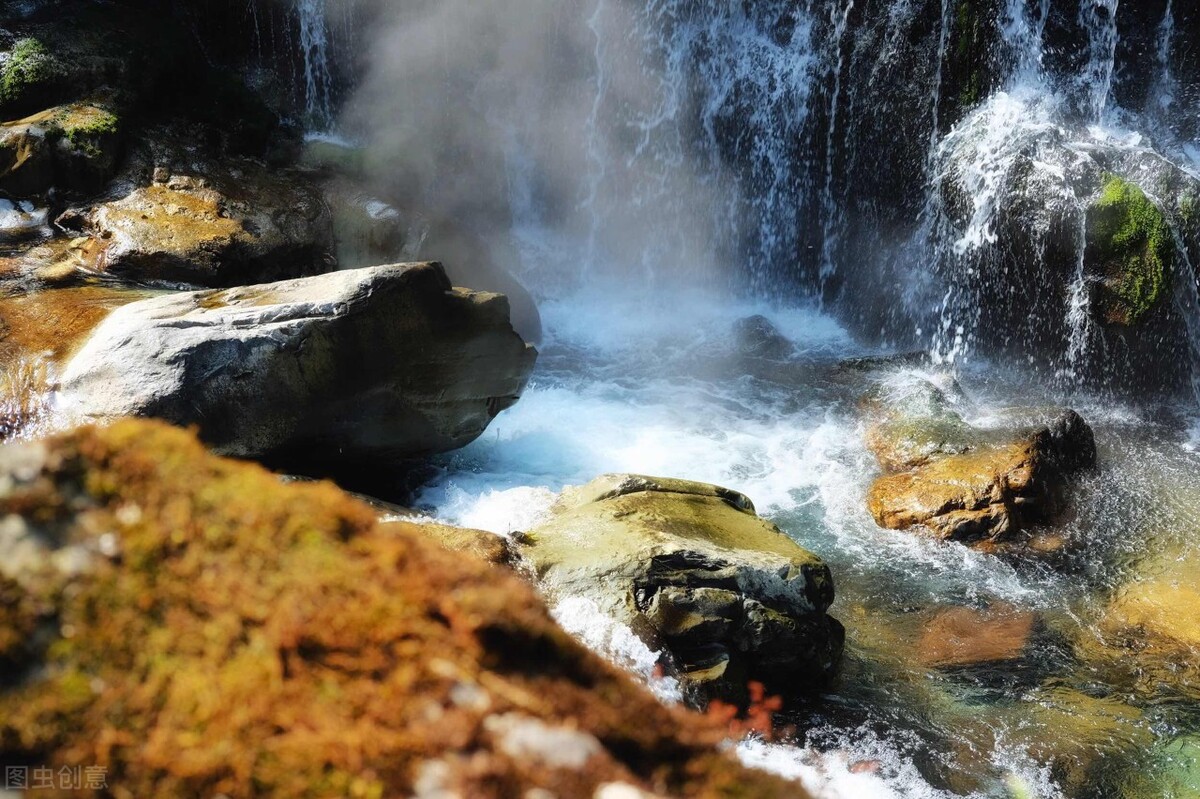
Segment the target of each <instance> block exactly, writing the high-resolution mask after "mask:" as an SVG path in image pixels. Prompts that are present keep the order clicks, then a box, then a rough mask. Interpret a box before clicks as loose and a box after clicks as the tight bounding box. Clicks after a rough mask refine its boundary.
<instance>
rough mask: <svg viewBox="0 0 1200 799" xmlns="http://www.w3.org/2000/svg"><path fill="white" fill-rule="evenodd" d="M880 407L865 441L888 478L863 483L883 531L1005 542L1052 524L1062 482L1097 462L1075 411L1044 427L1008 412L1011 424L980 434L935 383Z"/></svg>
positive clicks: (1091, 442)
mask: <svg viewBox="0 0 1200 799" xmlns="http://www.w3.org/2000/svg"><path fill="white" fill-rule="evenodd" d="M914 397H916V399H914ZM884 408H885V410H883V411H882V418H880V419H879V420H878V421H876V422H875V423H874V424H872V425H871V426H870V427H869V428H868V431H867V434H866V438H867V443H868V446H869V447H870V448H871V450H872V451H873V452H875V454H876V456H877V458H878V460H879V463H880V465H881V466H882V467H883V468H884V470H885V472H888V473H887V474H885V475H883V476H882V477H880V478H879V479H877V480H876V481H875V483H874V484H873V485H872V486H871V488H870V490H869V491H868V494H867V507H868V509H869V510H870V512H871V515H872V516H873V517H874V519H875V521H876V523H877V524H879V525H880V526H881V527H885V528H888V529H892V530H906V529H909V528H913V527H918V526H920V527H923V528H925V529H927V530H929V531H930V532H931V533H932V534H933V535H935V536H936V537H938V538H942V539H946V540H954V541H963V542H966V543H970V544H973V545H977V546H981V547H988V546H992V545H996V544H998V543H1000V542H1006V541H1012V540H1014V539H1018V536H1021V535H1022V534H1027V533H1028V532H1029V531H1030V530H1031V528H1034V527H1036V526H1038V525H1043V524H1049V523H1051V522H1053V521H1054V520H1055V518H1056V517H1057V516H1058V514H1060V513H1061V511H1062V510H1063V509H1064V507H1065V501H1066V496H1065V495H1066V491H1067V488H1068V486H1069V480H1070V478H1071V477H1072V476H1073V475H1074V474H1076V473H1078V472H1080V471H1081V470H1084V469H1088V468H1091V467H1092V466H1093V465H1094V464H1095V461H1096V443H1095V438H1094V436H1093V434H1092V430H1091V428H1090V427H1089V426H1088V425H1087V423H1086V422H1085V421H1084V420H1083V419H1082V418H1081V417H1080V416H1079V414H1077V413H1075V412H1074V411H1060V412H1056V414H1055V415H1054V416H1053V418H1052V421H1051V422H1050V423H1049V424H1045V425H1032V424H1029V423H1028V422H1025V423H1022V421H1023V420H1021V419H1020V416H1021V414H1015V413H1014V416H1016V418H1015V419H1014V423H1012V424H1008V425H1005V426H1002V427H996V428H987V429H981V428H978V427H974V426H972V425H970V424H968V423H967V422H965V421H964V419H963V417H962V416H961V415H960V414H959V413H957V412H956V411H954V410H952V408H951V405H950V404H949V403H947V402H946V400H945V397H944V393H943V392H942V390H941V389H938V388H937V387H935V386H934V387H930V388H929V389H927V390H926V391H923V392H922V391H919V390H918V391H916V392H915V393H913V392H910V393H905V394H903V395H902V397H901V399H900V400H899V401H897V402H893V403H892V404H890V405H886V406H884ZM876 412H877V413H878V412H880V411H879V410H878V408H877V410H876ZM1031 415H1035V416H1036V415H1039V414H1031Z"/></svg>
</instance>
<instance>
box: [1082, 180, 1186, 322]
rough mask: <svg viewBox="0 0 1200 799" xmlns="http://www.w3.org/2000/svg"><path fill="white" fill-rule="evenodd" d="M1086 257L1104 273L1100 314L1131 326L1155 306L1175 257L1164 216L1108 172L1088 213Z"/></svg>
mask: <svg viewBox="0 0 1200 799" xmlns="http://www.w3.org/2000/svg"><path fill="white" fill-rule="evenodd" d="M1088 245H1089V253H1088V260H1089V263H1090V264H1091V266H1092V267H1093V268H1095V267H1098V268H1099V271H1100V273H1101V274H1102V275H1103V278H1104V282H1103V293H1102V296H1101V312H1102V313H1103V315H1104V317H1105V319H1106V320H1107V321H1108V322H1110V323H1114V324H1123V325H1135V324H1137V323H1138V322H1140V321H1142V319H1144V318H1145V316H1146V315H1147V314H1148V313H1149V312H1150V311H1151V310H1152V309H1153V308H1154V307H1155V305H1157V303H1158V301H1159V299H1160V298H1161V297H1162V294H1163V290H1164V289H1165V287H1166V283H1167V276H1168V274H1169V273H1170V271H1171V265H1172V263H1173V261H1174V259H1175V239H1174V236H1173V235H1172V233H1171V226H1170V224H1169V223H1168V221H1167V218H1166V216H1164V214H1163V212H1162V210H1161V209H1159V207H1158V206H1157V205H1155V204H1154V201H1153V200H1151V199H1150V198H1149V197H1147V196H1146V193H1145V192H1143V191H1142V190H1141V189H1140V188H1138V186H1136V185H1135V184H1133V183H1130V182H1129V181H1127V180H1125V179H1123V178H1120V177H1117V176H1115V175H1112V176H1109V177H1108V179H1107V182H1106V183H1105V185H1104V189H1103V190H1102V191H1101V194H1100V198H1099V199H1098V200H1097V201H1096V202H1095V203H1094V204H1093V205H1092V207H1091V209H1090V210H1089V212H1088Z"/></svg>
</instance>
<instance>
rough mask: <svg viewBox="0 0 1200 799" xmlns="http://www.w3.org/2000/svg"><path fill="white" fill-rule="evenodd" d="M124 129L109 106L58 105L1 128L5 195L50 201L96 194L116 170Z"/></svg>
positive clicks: (0, 179)
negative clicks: (54, 195)
mask: <svg viewBox="0 0 1200 799" xmlns="http://www.w3.org/2000/svg"><path fill="white" fill-rule="evenodd" d="M122 133H123V126H122V124H121V120H120V117H119V116H118V114H117V112H116V109H115V107H114V106H113V105H111V104H109V103H107V102H104V101H95V102H79V103H71V104H69V105H62V106H56V107H54V108H49V109H46V110H44V111H40V112H38V113H36V114H32V115H30V116H28V117H25V118H23V119H19V120H16V121H14V122H7V123H4V124H3V125H0V191H3V192H5V193H6V194H7V195H9V196H10V197H23V198H29V197H44V196H46V195H48V194H49V193H50V191H51V190H53V189H60V190H66V191H70V192H75V193H92V192H96V191H99V190H100V189H101V188H103V186H104V184H105V183H107V182H108V180H109V178H111V177H112V176H113V174H114V173H115V171H116V168H117V165H118V163H119V159H120V156H121V147H122V144H123V137H122Z"/></svg>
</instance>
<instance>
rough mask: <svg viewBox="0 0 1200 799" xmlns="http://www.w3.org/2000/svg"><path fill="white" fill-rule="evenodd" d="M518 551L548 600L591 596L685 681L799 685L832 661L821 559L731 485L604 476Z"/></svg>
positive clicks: (820, 676)
mask: <svg viewBox="0 0 1200 799" xmlns="http://www.w3.org/2000/svg"><path fill="white" fill-rule="evenodd" d="M518 551H519V555H520V556H521V557H522V558H523V559H524V560H525V561H526V562H527V563H529V564H530V565H531V566H532V568H533V570H534V572H535V573H536V574H537V576H538V578H539V579H540V580H541V584H542V585H543V587H544V589H545V590H546V591H547V592H548V593H549V594H550V595H551V596H552V597H580V596H582V597H586V598H589V599H591V600H593V601H594V602H595V603H596V605H597V607H599V608H600V610H601V611H602V612H604V613H606V614H608V615H610V616H612V617H613V618H615V619H617V620H619V621H621V622H623V623H625V624H628V625H629V626H630V627H632V628H633V629H634V631H635V632H638V633H639V634H641V635H642V636H644V637H645V638H648V639H650V643H652V644H655V645H661V646H665V647H666V648H667V650H668V651H669V653H670V655H671V656H672V657H673V659H674V661H675V664H676V665H677V666H678V668H679V670H680V671H681V672H682V673H683V675H685V676H686V677H688V678H690V679H691V680H692V681H693V682H696V683H709V684H714V685H713V687H714V688H716V687H717V686H719V685H723V684H727V685H731V686H732V687H734V688H744V686H745V684H746V680H747V679H759V680H763V681H765V682H767V683H768V684H769V685H774V686H775V690H781V689H786V690H788V691H797V690H800V691H803V690H806V689H814V688H817V687H819V686H821V685H824V684H825V683H826V682H827V680H828V679H829V678H830V676H831V675H832V674H833V673H834V672H835V670H836V669H837V666H838V663H839V660H840V657H841V651H842V642H843V637H844V633H843V630H842V626H841V624H839V623H838V622H837V620H835V619H833V618H831V617H830V616H828V615H826V613H825V611H826V610H827V609H828V608H829V605H830V604H831V603H832V601H833V580H832V578H831V576H830V574H829V568H828V567H827V566H826V565H825V564H824V563H823V562H822V561H821V560H820V559H819V558H818V557H817V556H816V555H813V554H812V553H811V552H808V551H806V550H804V549H802V548H800V547H799V546H798V545H797V544H796V543H795V542H794V541H792V540H791V539H790V538H788V537H787V536H786V535H785V534H784V533H783V532H782V531H780V530H779V528H778V527H776V526H775V525H773V524H771V523H770V522H768V521H766V520H765V519H762V518H760V517H759V516H758V515H757V514H756V513H755V512H754V506H753V505H752V504H751V502H750V500H749V499H747V498H746V497H745V496H744V495H742V494H739V493H737V492H735V491H730V490H728V489H725V488H720V487H717V486H712V485H707V484H704V483H693V482H689V481H685V480H669V479H662V478H655V477H640V476H636V475H607V476H604V477H600V478H597V479H596V480H593V481H592V482H591V483H588V484H587V485H585V486H581V487H579V488H573V489H568V490H566V491H564V492H563V495H562V497H561V498H560V499H559V500H558V502H557V503H556V504H555V506H554V508H553V510H552V517H551V519H550V520H549V521H548V522H546V523H545V524H542V525H540V526H538V527H536V528H534V529H533V530H531V531H529V532H528V533H527V534H526V535H525V536H524V538H523V539H521V541H520V544H519V547H518Z"/></svg>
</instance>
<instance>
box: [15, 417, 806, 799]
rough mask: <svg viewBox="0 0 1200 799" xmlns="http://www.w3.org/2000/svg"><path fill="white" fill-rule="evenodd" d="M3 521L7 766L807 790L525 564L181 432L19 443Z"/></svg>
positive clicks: (135, 791) (683, 792) (377, 791)
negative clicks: (598, 652) (520, 571)
mask: <svg viewBox="0 0 1200 799" xmlns="http://www.w3.org/2000/svg"><path fill="white" fill-rule="evenodd" d="M0 516H2V517H3V518H4V524H3V525H2V526H0V539H2V540H3V541H4V542H5V543H6V544H10V543H11V540H12V539H14V537H18V538H19V540H20V541H23V542H25V543H24V548H23V549H22V550H21V551H22V552H25V553H26V555H27V556H26V557H22V558H12V557H8V556H7V554H6V557H5V558H4V559H2V562H0V677H2V678H3V680H2V681H0V750H2V751H3V752H4V753H5V758H6V764H7V765H9V766H24V767H27V768H30V769H33V768H50V769H54V770H55V771H57V770H58V769H62V768H68V769H73V770H74V769H80V768H82V767H85V766H87V767H98V768H101V769H104V773H105V774H106V776H107V779H108V784H109V786H110V787H111V788H112V789H113V790H114V791H119V792H128V795H130V796H176V797H186V796H216V795H227V796H251V795H253V796H262V797H280V798H281V799H282V797H287V798H288V799H293V798H294V797H325V796H334V795H336V796H364V797H371V796H375V797H379V796H414V795H422V796H434V795H436V796H447V795H454V796H534V795H542V794H543V793H552V794H553V795H558V796H593V795H601V794H600V793H598V791H600V790H601V788H602V786H605V785H610V784H614V783H620V784H624V785H626V786H628V787H627V788H626V789H625V791H626V792H627V793H631V795H636V794H637V792H638V791H644V792H648V793H653V794H655V795H660V796H687V797H709V796H711V797H716V796H729V795H733V794H734V793H744V795H748V796H756V797H781V798H782V797H804V796H806V795H807V794H806V792H805V791H804V790H803V788H801V787H800V786H798V785H796V784H795V783H787V782H784V781H783V780H781V779H779V778H777V777H774V776H771V775H768V774H765V773H763V772H760V771H754V770H750V769H747V768H744V767H743V766H741V765H739V764H738V763H737V762H736V761H735V760H734V759H733V758H732V757H730V756H729V755H728V754H724V753H722V752H721V751H719V749H718V746H719V744H720V743H721V741H722V739H723V737H724V733H723V731H722V730H721V729H719V728H718V725H717V724H716V723H715V722H712V721H708V720H706V719H703V718H701V717H699V716H695V715H692V714H689V713H687V712H686V711H684V710H683V709H681V708H679V707H668V706H665V705H663V704H662V703H660V702H659V701H658V700H657V699H656V698H655V697H653V696H652V695H651V694H650V693H649V692H648V691H646V690H645V689H644V688H643V687H641V686H639V685H636V684H634V683H633V682H632V681H631V679H630V678H629V677H628V676H627V675H625V674H623V673H621V672H619V671H617V670H616V669H614V668H613V667H611V666H609V665H608V664H606V663H604V662H602V661H601V660H600V659H599V658H598V657H596V656H595V655H593V654H591V653H589V652H587V651H586V650H585V649H584V648H583V647H582V646H581V645H579V644H578V643H577V642H576V641H574V640H573V639H572V638H571V637H570V636H569V635H567V634H566V633H565V632H564V631H563V630H562V629H561V628H559V627H558V626H557V625H556V624H555V623H554V622H553V621H552V620H551V617H550V615H549V613H548V612H547V610H546V608H545V607H544V606H543V604H542V603H541V601H540V600H539V599H538V598H537V597H536V595H535V593H534V592H533V591H532V590H531V589H530V588H529V587H528V586H527V585H525V584H524V583H523V582H522V581H521V580H520V579H518V578H517V576H516V575H514V574H513V573H512V572H511V571H509V570H507V569H500V568H496V567H494V566H491V565H488V564H486V563H484V562H483V561H480V560H477V559H476V558H474V557H472V556H470V555H467V554H463V553H451V552H449V551H447V550H444V549H442V548H441V547H440V546H437V545H436V544H434V543H432V542H431V541H430V538H429V536H428V535H427V534H426V531H425V530H424V529H423V528H422V527H420V526H419V525H411V524H403V523H393V524H389V525H385V526H380V525H378V524H377V523H376V519H375V513H374V512H373V511H372V510H371V509H370V508H368V507H366V506H365V505H362V504H360V503H358V502H356V501H354V500H352V499H350V498H349V497H347V496H346V495H345V494H343V493H342V492H340V491H338V490H337V489H336V488H335V487H333V486H332V485H330V484H328V483H325V484H307V485H296V484H294V485H284V484H282V483H281V482H280V481H279V480H278V479H277V477H276V476H275V475H273V474H270V473H269V472H267V471H266V470H264V469H262V468H260V467H258V466H255V465H252V464H246V463H239V462H235V461H230V460H224V459H221V458H218V457H216V456H213V455H211V454H209V453H208V452H206V451H205V450H204V448H203V447H202V446H201V445H200V444H199V443H198V442H197V441H196V440H195V438H194V437H192V436H191V435H190V434H189V433H187V432H185V431H181V430H178V429H174V428H170V427H168V426H166V425H163V424H157V423H151V422H145V421H129V420H127V421H123V422H120V423H118V424H115V425H113V426H110V427H108V428H104V429H95V428H87V429H83V430H80V431H77V432H74V433H71V434H68V435H65V436H61V437H58V438H55V439H52V440H50V441H48V442H45V443H38V444H27V445H19V446H9V447H5V448H2V449H0ZM14 531H15V532H14ZM10 551H12V550H11V548H10V549H6V553H8V552H10ZM15 676H19V677H22V678H23V679H12V678H13V677H15ZM605 795H607V794H605ZM622 795H625V794H622Z"/></svg>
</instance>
